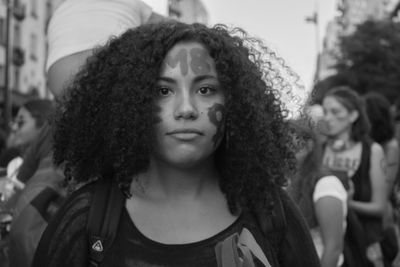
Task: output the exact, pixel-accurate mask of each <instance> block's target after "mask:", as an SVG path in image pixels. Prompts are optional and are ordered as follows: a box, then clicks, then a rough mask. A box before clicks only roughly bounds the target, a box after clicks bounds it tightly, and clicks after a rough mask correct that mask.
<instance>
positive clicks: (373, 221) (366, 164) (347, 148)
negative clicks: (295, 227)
mask: <svg viewBox="0 0 400 267" xmlns="http://www.w3.org/2000/svg"><path fill="white" fill-rule="evenodd" d="M322 106H323V108H324V120H325V121H326V127H327V129H326V135H327V138H328V139H327V142H326V145H325V148H324V154H323V164H324V166H326V167H327V168H328V169H330V170H331V171H335V172H337V173H339V172H341V173H342V174H343V176H344V177H345V178H344V179H345V180H346V181H347V182H349V181H351V182H352V183H353V184H354V195H353V198H352V199H350V200H349V201H348V207H349V209H350V210H354V211H355V212H356V213H357V217H358V219H359V221H360V223H361V225H362V230H363V234H362V235H363V237H364V236H365V238H366V243H367V246H368V249H367V252H366V253H367V255H368V257H369V259H370V260H371V261H378V258H379V257H380V256H379V254H380V252H379V249H378V247H379V243H378V242H379V241H380V240H381V238H382V217H383V215H384V214H385V210H386V206H387V192H388V191H387V190H388V187H387V185H388V183H387V181H386V179H387V178H386V159H385V155H384V151H383V149H382V147H381V145H379V144H378V143H376V142H374V141H372V140H371V139H370V138H369V131H370V123H369V120H368V116H367V114H366V111H365V103H364V101H363V99H362V98H361V97H360V96H359V95H358V94H357V93H356V92H355V91H354V90H352V89H351V88H350V87H347V86H340V87H335V88H332V89H331V90H330V91H328V92H327V93H326V95H325V96H324V97H323V100H322Z"/></svg>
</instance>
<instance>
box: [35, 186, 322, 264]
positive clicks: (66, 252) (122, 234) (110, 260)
mask: <svg viewBox="0 0 400 267" xmlns="http://www.w3.org/2000/svg"><path fill="white" fill-rule="evenodd" d="M92 195H93V186H91V185H89V186H86V187H85V188H83V189H82V190H79V191H78V192H76V193H75V194H74V195H73V196H72V197H71V200H70V201H68V202H67V203H66V205H65V206H64V207H63V208H62V209H61V210H60V211H61V212H59V213H58V214H57V216H56V217H55V218H54V220H52V222H51V223H50V224H49V227H47V229H46V231H45V233H44V235H43V237H42V240H41V242H40V244H39V247H38V249H37V252H36V255H35V259H34V262H33V265H32V266H34V267H39V266H40V267H46V266H54V267H55V266H57V267H63V266H65V267H66V266H77V267H78V266H79V267H81V266H82V267H83V266H87V265H88V249H89V248H88V234H87V232H86V224H87V217H88V212H89V205H90V201H91V198H92ZM287 200H289V199H287ZM283 202H284V203H286V204H285V205H287V202H286V201H283ZM288 210H290V208H289V209H288ZM287 220H288V227H289V228H290V229H293V230H294V231H295V232H296V233H290V231H287V232H286V238H285V240H284V242H283V243H284V244H283V245H282V249H278V248H272V245H271V242H270V240H267V238H265V235H264V234H263V233H262V232H261V230H260V228H259V227H258V223H257V220H256V219H255V217H254V216H252V214H251V213H250V212H243V213H242V214H241V215H240V216H239V218H238V219H237V220H236V221H235V222H234V223H233V224H231V225H230V226H228V227H227V228H226V229H224V230H223V231H221V232H219V233H218V234H216V235H214V236H212V237H210V238H207V239H205V240H202V241H199V242H194V243H189V244H176V245H169V244H162V243H159V242H156V241H154V240H150V239H149V238H147V237H146V236H144V235H143V234H142V233H141V232H140V231H139V230H138V229H137V227H136V226H135V224H134V223H133V222H132V220H131V218H130V216H129V214H128V212H127V210H126V209H125V208H124V209H123V212H122V215H121V219H120V224H119V227H118V232H117V235H116V238H115V240H114V243H113V246H112V247H111V248H110V250H109V251H108V252H107V254H106V256H105V258H104V260H103V262H102V264H101V265H100V266H121V267H122V266H124V267H133V266H146V267H147V266H148V267H161V266H163V267H170V266H171V267H172V266H177V267H181V266H182V267H183V266H193V267H196V266H204V267H207V266H210V267H211V266H212V267H221V266H219V265H218V263H217V261H218V260H217V258H219V259H220V258H221V252H220V250H218V249H216V248H218V247H221V244H224V247H223V249H226V248H229V247H232V253H233V254H235V253H236V254H237V255H240V257H243V253H242V251H241V250H240V249H239V248H238V247H237V246H236V242H231V241H232V240H235V239H234V238H233V239H232V237H234V236H237V235H240V234H241V232H242V231H243V229H247V230H248V231H249V232H250V233H251V235H252V237H254V239H255V241H256V243H257V245H258V246H259V247H260V248H262V253H263V254H264V255H265V257H266V258H267V260H268V262H269V264H270V265H271V266H295V265H293V263H299V264H300V265H298V266H310V267H313V266H319V263H318V258H317V256H316V253H315V250H314V247H313V244H312V241H311V239H310V237H309V233H308V230H307V229H306V228H305V227H304V222H303V221H302V219H301V218H300V217H296V218H294V217H292V216H287ZM43 240H46V241H43ZM49 240H50V241H49ZM296 242H297V243H296ZM231 244H234V245H231ZM281 250H282V251H281ZM250 251H251V250H250ZM225 255H226V254H225ZM251 255H252V257H251V258H252V260H253V262H254V264H255V266H264V265H263V264H262V263H261V261H260V260H258V259H257V257H256V256H254V253H251ZM291 257H292V259H290V258H291ZM302 262H303V263H304V264H305V265H304V264H301V263H302ZM238 266H239V265H238ZM244 266H246V265H244ZM224 267H225V266H224ZM229 267H230V266H229Z"/></svg>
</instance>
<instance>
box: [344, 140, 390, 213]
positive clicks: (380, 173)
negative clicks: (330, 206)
mask: <svg viewBox="0 0 400 267" xmlns="http://www.w3.org/2000/svg"><path fill="white" fill-rule="evenodd" d="M386 165H387V163H386V159H385V155H384V153H383V149H382V147H381V146H380V145H378V144H377V143H373V144H372V146H371V165H370V180H371V191H372V196H371V201H370V202H362V201H356V200H350V201H349V207H350V208H352V209H354V210H355V211H356V212H358V213H363V214H367V215H373V216H383V214H384V212H385V207H386V205H387V197H386V196H387V191H388V184H387V182H386V179H387V178H386V175H387V174H386Z"/></svg>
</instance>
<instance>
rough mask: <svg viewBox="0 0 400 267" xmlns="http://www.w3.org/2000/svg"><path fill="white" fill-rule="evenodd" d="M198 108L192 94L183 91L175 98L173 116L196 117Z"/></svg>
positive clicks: (180, 117) (178, 117) (177, 117)
mask: <svg viewBox="0 0 400 267" xmlns="http://www.w3.org/2000/svg"><path fill="white" fill-rule="evenodd" d="M198 115H199V113H198V109H197V104H196V100H195V99H194V96H193V95H191V94H190V93H183V94H182V95H180V96H179V97H178V98H177V100H176V108H175V118H176V119H186V120H188V119H192V120H193V119H196V118H197V117H198Z"/></svg>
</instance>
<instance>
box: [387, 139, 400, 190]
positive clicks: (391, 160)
mask: <svg viewBox="0 0 400 267" xmlns="http://www.w3.org/2000/svg"><path fill="white" fill-rule="evenodd" d="M384 150H385V156H386V161H387V183H388V189H389V190H388V194H389V195H390V192H391V190H392V188H393V185H394V181H395V180H396V176H397V172H398V169H399V144H398V142H397V140H392V141H389V142H388V143H387V144H386V145H385V149H384ZM389 195H388V197H389Z"/></svg>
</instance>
